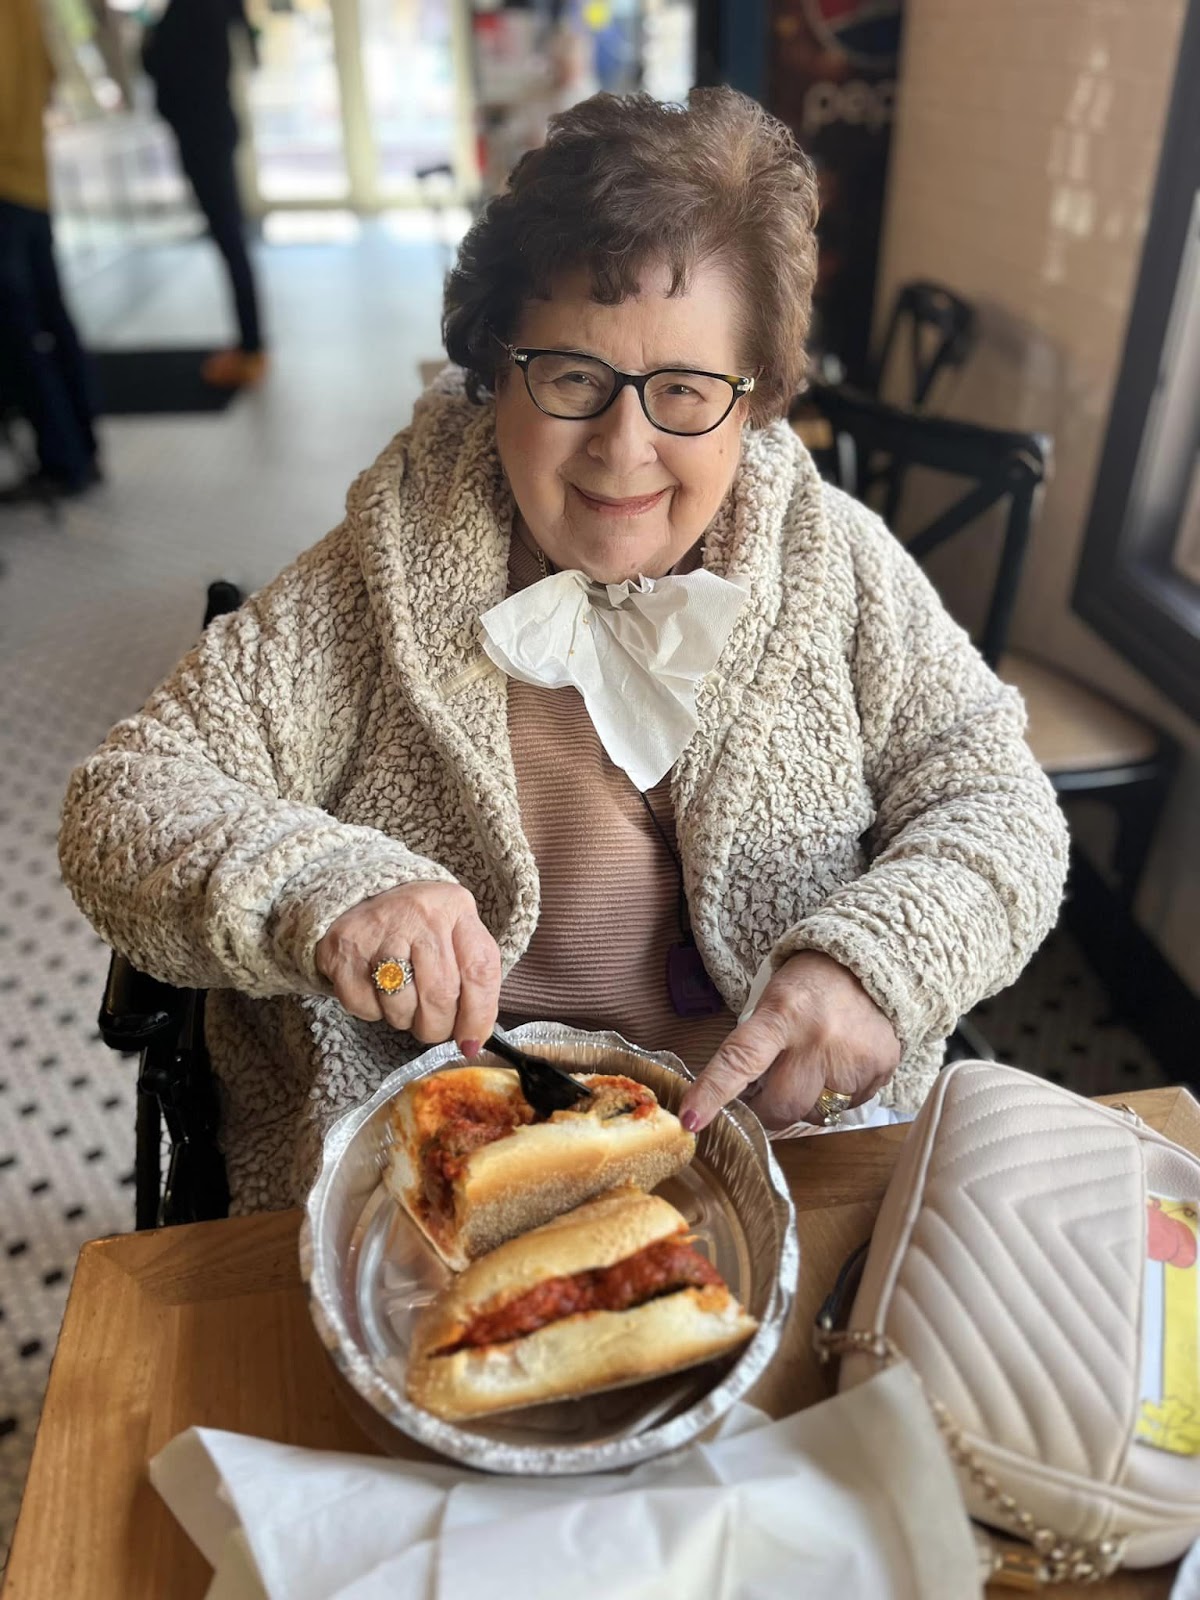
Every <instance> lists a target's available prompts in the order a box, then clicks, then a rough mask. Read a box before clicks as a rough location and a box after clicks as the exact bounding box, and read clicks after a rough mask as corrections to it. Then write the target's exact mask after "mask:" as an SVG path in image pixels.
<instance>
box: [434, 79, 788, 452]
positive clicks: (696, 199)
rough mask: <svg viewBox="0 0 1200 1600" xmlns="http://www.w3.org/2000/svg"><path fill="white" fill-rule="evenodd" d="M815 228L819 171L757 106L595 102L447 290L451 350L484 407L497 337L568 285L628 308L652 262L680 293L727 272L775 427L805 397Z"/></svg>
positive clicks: (557, 141) (471, 251) (496, 203)
mask: <svg viewBox="0 0 1200 1600" xmlns="http://www.w3.org/2000/svg"><path fill="white" fill-rule="evenodd" d="M816 221H817V181H816V175H815V173H814V171H813V167H812V164H811V162H810V161H809V160H808V157H807V156H805V155H804V153H803V152H802V151H801V149H800V147H799V146H798V145H797V143H796V141H795V139H794V138H793V137H792V135H791V133H790V132H789V131H788V129H787V128H786V127H785V126H784V125H783V123H782V122H780V121H778V120H777V119H776V118H775V117H772V116H771V115H770V114H769V113H768V112H766V111H764V110H763V108H762V107H761V106H760V105H758V104H757V103H756V102H755V101H753V100H750V99H748V98H747V96H745V95H743V94H738V93H737V92H736V91H735V90H733V89H696V90H693V92H692V95H691V98H690V100H689V102H688V104H687V106H686V107H685V106H678V105H664V104H663V103H662V102H660V101H658V100H654V99H652V98H651V97H650V96H649V95H645V94H637V95H628V96H624V97H621V96H617V95H611V94H598V95H594V96H593V97H592V98H591V99H590V100H585V101H583V102H582V103H581V104H580V105H577V106H574V107H572V109H571V110H570V111H565V112H563V113H562V115H561V116H557V117H555V118H553V119H552V121H551V123H550V128H549V133H548V136H547V139H546V143H545V144H544V145H542V146H541V147H540V148H539V149H537V150H531V151H530V152H529V153H528V154H527V155H525V156H522V158H521V160H520V161H519V162H518V163H517V165H516V166H515V167H514V168H513V170H512V173H511V174H510V175H509V180H508V187H507V188H506V189H505V191H504V193H503V194H500V195H497V196H496V197H495V199H493V200H491V201H490V202H489V203H488V205H487V207H486V208H485V210H484V211H483V214H482V215H481V216H480V218H479V219H478V221H477V222H476V223H475V224H474V226H473V227H472V228H471V230H470V232H469V233H468V234H467V236H466V238H465V239H464V240H463V244H462V248H461V250H460V251H459V256H458V261H457V263H456V265H455V266H454V268H453V270H452V271H451V272H450V274H449V276H448V277H447V279H446V294H445V302H444V309H443V316H442V335H443V338H444V340H445V345H446V351H447V354H448V355H449V357H450V359H451V360H452V361H454V362H456V363H457V364H458V365H459V366H461V367H464V368H465V369H466V372H467V379H468V390H469V392H470V393H471V394H472V396H473V397H474V398H476V399H478V398H479V396H480V392H481V391H482V390H492V389H494V387H495V383H496V375H497V370H498V367H499V364H500V363H501V362H502V361H503V354H502V351H501V350H500V347H499V345H498V343H497V340H500V341H504V342H508V341H509V340H510V339H511V338H512V336H513V331H514V329H515V327H516V324H517V321H518V318H519V317H520V314H521V310H522V308H523V306H524V305H525V303H526V301H528V300H530V299H545V298H548V296H549V294H550V290H551V285H552V283H553V281H554V279H555V277H556V276H557V275H558V274H559V273H561V272H563V271H566V270H569V269H572V268H579V267H582V268H584V269H586V270H587V271H588V272H589V273H590V275H591V280H592V294H593V296H594V297H595V299H596V300H597V301H598V302H599V303H600V304H602V305H616V304H618V303H619V302H620V301H622V300H624V299H625V298H627V297H628V296H630V295H633V294H636V293H637V292H638V286H639V281H640V277H641V274H642V272H643V271H644V270H645V268H646V267H647V266H648V265H651V264H656V263H660V262H662V263H665V264H666V265H667V266H668V268H669V269H670V273H671V286H670V290H669V292H670V293H671V294H679V293H682V292H683V291H685V290H686V288H687V283H688V274H689V272H690V271H691V269H692V268H694V267H695V266H696V265H697V264H698V263H699V262H702V261H710V260H717V261H720V262H721V263H723V264H724V265H725V266H726V268H727V270H729V272H730V273H731V275H732V278H733V281H734V283H735V284H736V285H737V288H738V290H739V292H740V298H741V302H742V308H743V317H742V326H741V328H740V329H739V334H740V336H741V344H742V348H743V350H744V354H745V362H746V368H747V370H748V371H749V372H752V373H753V374H754V376H755V378H756V380H757V382H756V384H755V388H754V392H753V394H752V395H751V396H750V401H749V404H750V420H751V421H752V422H753V423H755V424H757V425H762V424H763V423H766V422H769V421H771V420H772V418H774V417H777V416H779V415H781V414H782V412H783V411H784V410H785V409H786V407H787V404H788V401H789V400H790V399H791V398H792V396H793V395H794V394H795V393H796V392H797V390H798V389H799V388H800V386H801V382H802V378H803V372H804V341H805V337H806V335H807V333H808V322H809V314H810V310H811V305H812V291H813V283H814V281H815V278H816V269H817V244H816V235H815V231H814V230H815V227H816Z"/></svg>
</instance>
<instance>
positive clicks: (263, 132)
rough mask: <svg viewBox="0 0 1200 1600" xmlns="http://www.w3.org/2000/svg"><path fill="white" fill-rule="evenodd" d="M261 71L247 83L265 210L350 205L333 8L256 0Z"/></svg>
mask: <svg viewBox="0 0 1200 1600" xmlns="http://www.w3.org/2000/svg"><path fill="white" fill-rule="evenodd" d="M247 10H248V13H249V14H250V16H251V19H252V22H253V25H254V27H255V29H256V30H257V33H258V64H257V66H256V67H254V68H253V69H252V70H251V71H250V72H249V73H247V74H245V75H244V76H243V78H242V85H243V93H244V96H245V108H246V112H247V113H248V117H247V132H248V133H249V135H250V140H249V142H250V144H251V145H252V147H253V158H254V159H253V171H254V187H255V188H256V189H257V192H258V198H259V200H260V202H261V204H262V205H263V206H265V207H270V206H276V205H281V204H282V205H288V204H291V205H297V204H307V205H311V204H313V203H318V204H319V203H322V202H324V203H327V204H328V203H330V202H340V203H342V204H346V203H348V202H349V200H350V179H349V174H348V171H347V166H346V146H345V137H344V132H343V117H342V98H341V92H340V88H339V82H338V65H337V57H336V43H335V33H334V19H333V11H332V7H331V5H330V0H255V3H254V4H253V6H252V7H248V8H247Z"/></svg>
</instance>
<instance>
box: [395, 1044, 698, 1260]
mask: <svg viewBox="0 0 1200 1600" xmlns="http://www.w3.org/2000/svg"><path fill="white" fill-rule="evenodd" d="M451 1070H452V1071H457V1072H461V1073H463V1074H467V1073H470V1074H471V1075H472V1076H471V1079H470V1080H469V1081H470V1086H471V1087H472V1089H473V1090H474V1091H477V1092H480V1093H483V1094H487V1095H494V1096H496V1097H497V1098H510V1097H511V1096H512V1095H513V1094H514V1092H515V1093H516V1094H517V1095H518V1097H519V1092H520V1091H519V1081H518V1079H517V1075H516V1073H515V1072H513V1071H512V1070H511V1069H510V1068H500V1067H462V1068H455V1069H451ZM606 1076H608V1075H607V1074H603V1073H580V1074H579V1077H580V1080H581V1081H582V1082H584V1083H590V1082H600V1081H602V1080H603V1079H604V1078H605V1077H606ZM420 1081H421V1080H418V1083H417V1084H410V1085H409V1086H408V1088H407V1089H405V1090H404V1091H402V1093H401V1094H400V1095H399V1096H398V1097H397V1100H396V1104H395V1107H394V1110H393V1114H392V1129H393V1135H394V1137H393V1144H392V1152H391V1159H390V1162H389V1165H388V1168H387V1169H386V1171H385V1174H384V1182H385V1184H386V1186H387V1188H388V1190H389V1192H390V1193H391V1194H392V1195H394V1197H395V1198H396V1199H397V1200H399V1201H400V1203H401V1204H402V1205H403V1206H404V1208H405V1210H406V1211H408V1213H409V1215H410V1216H411V1217H412V1218H413V1220H414V1221H415V1222H416V1223H417V1225H418V1227H420V1228H421V1229H422V1231H423V1232H424V1233H425V1235H426V1237H427V1238H428V1239H429V1240H430V1242H431V1243H432V1244H433V1246H434V1248H435V1249H436V1250H437V1251H438V1253H439V1255H440V1256H441V1257H442V1259H443V1260H444V1261H445V1262H446V1265H447V1266H449V1267H451V1268H453V1269H454V1270H455V1271H459V1270H461V1269H462V1268H463V1267H465V1266H466V1265H467V1263H468V1262H470V1261H473V1260H476V1259H477V1258H479V1257H481V1256H483V1255H486V1254H487V1253H488V1251H490V1250H494V1249H495V1248H496V1246H497V1245H500V1244H503V1243H504V1241H505V1240H507V1239H512V1238H515V1237H516V1236H517V1235H518V1234H520V1233H525V1232H527V1231H528V1230H529V1229H530V1228H536V1227H538V1226H540V1224H542V1223H544V1222H548V1221H549V1220H550V1219H551V1218H552V1217H556V1216H559V1215H560V1214H561V1213H562V1212H564V1211H569V1210H571V1209H572V1208H573V1207H575V1206H578V1205H580V1204H582V1203H583V1202H584V1201H586V1200H590V1199H591V1198H592V1197H593V1196H594V1195H597V1194H601V1193H603V1191H604V1190H606V1189H611V1188H614V1187H616V1186H618V1185H621V1184H636V1185H637V1186H638V1187H639V1188H643V1189H653V1188H654V1187H655V1186H656V1185H657V1184H660V1183H662V1182H663V1180H664V1179H665V1178H669V1177H670V1176H671V1175H672V1173H675V1172H678V1171H679V1170H680V1169H681V1168H682V1167H685V1166H686V1165H687V1164H688V1162H689V1161H690V1160H691V1159H692V1156H693V1154H694V1153H695V1149H696V1139H695V1136H694V1135H693V1134H690V1133H688V1132H687V1131H686V1130H685V1129H684V1128H683V1127H682V1126H681V1124H680V1122H679V1119H678V1118H677V1117H676V1116H674V1115H673V1114H672V1113H671V1112H669V1111H666V1110H664V1109H663V1107H662V1106H659V1107H657V1109H656V1110H654V1111H653V1112H652V1113H651V1114H650V1115H649V1116H646V1117H632V1116H626V1117H617V1118H614V1119H613V1120H611V1121H606V1122H602V1121H600V1120H598V1119H597V1118H596V1117H594V1116H589V1115H587V1114H586V1112H585V1113H579V1112H572V1111H566V1112H564V1111H560V1112H556V1113H555V1114H554V1116H553V1117H551V1118H550V1119H549V1120H548V1121H546V1122H537V1123H530V1124H527V1125H525V1126H523V1127H519V1128H516V1129H514V1131H513V1132H512V1133H511V1134H506V1135H505V1136H504V1137H503V1138H502V1139H497V1140H496V1141H495V1142H494V1143H492V1144H488V1145H484V1146H482V1147H481V1148H480V1149H478V1150H475V1151H473V1152H472V1153H471V1154H470V1155H469V1156H468V1157H467V1158H466V1160H465V1162H464V1169H463V1172H462V1175H461V1176H460V1177H459V1178H458V1179H456V1180H455V1183H454V1185H453V1194H454V1212H453V1217H452V1218H451V1219H450V1221H449V1223H448V1225H447V1226H446V1227H445V1228H441V1227H438V1226H437V1225H436V1222H434V1220H433V1219H430V1218H429V1217H428V1215H427V1214H426V1210H425V1207H424V1206H423V1205H422V1204H421V1195H422V1184H421V1171H420V1149H421V1145H422V1142H423V1139H424V1137H425V1136H426V1134H427V1131H428V1130H427V1128H426V1127H425V1125H424V1124H423V1123H422V1121H421V1116H420V1109H419V1106H420V1102H419V1096H418V1095H417V1094H416V1092H415V1091H417V1090H418V1088H419V1084H420ZM410 1091H412V1092H410Z"/></svg>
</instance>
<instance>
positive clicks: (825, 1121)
mask: <svg viewBox="0 0 1200 1600" xmlns="http://www.w3.org/2000/svg"><path fill="white" fill-rule="evenodd" d="M853 1098H854V1096H853V1095H850V1094H839V1093H838V1091H837V1090H836V1089H822V1090H821V1092H820V1094H819V1095H818V1096H817V1110H818V1111H819V1112H820V1113H821V1126H822V1127H823V1128H836V1127H837V1125H838V1123H839V1122H840V1121H841V1120H842V1113H843V1111H848V1110H849V1109H850V1102H851V1100H853Z"/></svg>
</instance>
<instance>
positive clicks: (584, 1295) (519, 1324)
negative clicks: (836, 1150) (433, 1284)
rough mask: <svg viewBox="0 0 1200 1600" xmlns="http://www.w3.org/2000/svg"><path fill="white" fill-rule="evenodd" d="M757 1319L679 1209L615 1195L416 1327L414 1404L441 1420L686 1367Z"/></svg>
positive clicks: (493, 1259) (447, 1297)
mask: <svg viewBox="0 0 1200 1600" xmlns="http://www.w3.org/2000/svg"><path fill="white" fill-rule="evenodd" d="M756 1326H757V1323H756V1322H755V1320H754V1318H753V1317H751V1316H750V1315H749V1314H748V1313H747V1312H746V1311H744V1310H743V1308H742V1307H741V1306H740V1305H739V1304H738V1302H737V1300H736V1299H735V1298H734V1296H733V1295H732V1294H731V1293H730V1292H729V1289H728V1287H727V1286H726V1284H725V1282H724V1281H723V1279H722V1278H721V1275H720V1273H719V1272H718V1271H717V1270H716V1268H715V1267H714V1266H713V1265H712V1263H711V1262H710V1261H708V1260H707V1258H706V1257H705V1256H703V1255H702V1254H701V1253H700V1252H699V1251H698V1250H697V1249H695V1247H694V1245H693V1243H692V1241H691V1239H690V1237H689V1235H688V1232H687V1224H686V1222H685V1221H684V1219H683V1217H681V1216H680V1214H679V1212H678V1211H676V1210H675V1208H674V1206H672V1205H670V1204H669V1203H668V1202H667V1201H666V1200H663V1199H662V1198H660V1197H659V1196H658V1195H650V1194H644V1193H643V1192H642V1191H641V1190H638V1189H634V1188H631V1187H628V1188H622V1189H617V1190H613V1191H611V1192H609V1193H608V1194H605V1195H602V1196H600V1197H599V1198H598V1199H595V1200H592V1201H589V1202H588V1203H587V1204H585V1205H582V1206H579V1207H577V1208H576V1209H575V1210H574V1211H571V1212H568V1213H567V1214H566V1215H565V1216H560V1217H556V1218H555V1219H554V1221H553V1222H549V1223H546V1224H545V1225H544V1226H543V1227H540V1228H536V1229H534V1230H533V1232H531V1233H527V1234H525V1235H523V1236H522V1237H520V1238H517V1239H511V1240H509V1241H508V1243H506V1244H503V1245H501V1246H500V1247H499V1248H498V1249H496V1250H493V1251H492V1252H491V1254H490V1255H487V1256H485V1257H483V1258H482V1259H481V1260H479V1261H476V1262H475V1263H473V1264H472V1265H471V1266H470V1267H468V1268H467V1269H466V1271H464V1272H463V1273H461V1274H460V1275H459V1276H458V1277H457V1278H456V1279H454V1280H453V1281H452V1282H451V1283H450V1284H448V1285H447V1287H446V1288H445V1289H444V1290H443V1291H442V1293H441V1294H440V1295H439V1296H438V1298H437V1299H436V1300H435V1301H434V1302H433V1303H432V1304H431V1305H430V1306H428V1307H427V1308H426V1310H425V1311H424V1312H423V1313H422V1315H421V1318H420V1320H419V1321H418V1323H417V1329H416V1334H415V1337H414V1340H413V1347H412V1351H411V1354H410V1358H409V1366H408V1397H409V1399H410V1400H412V1401H413V1402H414V1403H415V1404H417V1405H419V1406H422V1407H424V1409H425V1410H427V1411H430V1412H432V1413H433V1414H434V1415H435V1416H437V1417H441V1418H442V1419H443V1420H444V1421H447V1422H458V1421H465V1420H467V1419H469V1418H472V1417H481V1416H488V1415H491V1414H492V1413H494V1412H501V1411H512V1410H515V1409H517V1408H518V1407H521V1406H533V1405H542V1404H544V1403H545V1402H547V1401H550V1400H563V1399H574V1398H578V1397H580V1396H582V1395H587V1394H596V1393H598V1392H600V1391H601V1390H604V1389H616V1388H621V1387H623V1386H624V1385H626V1384H631V1383H641V1382H643V1381H644V1380H645V1379H647V1378H654V1377H659V1376H663V1375H665V1374H667V1373H672V1372H679V1371H681V1370H682V1369H683V1368H685V1367H691V1366H696V1365H697V1364H698V1363H700V1362H703V1361H709V1360H711V1359H712V1358H713V1357H715V1356H719V1355H724V1354H725V1353H726V1352H728V1351H730V1350H734V1349H736V1348H737V1347H738V1346H739V1345H741V1344H743V1343H744V1342H745V1341H746V1339H748V1338H749V1337H750V1335H751V1334H752V1333H753V1332H754V1329H755V1328H756Z"/></svg>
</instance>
